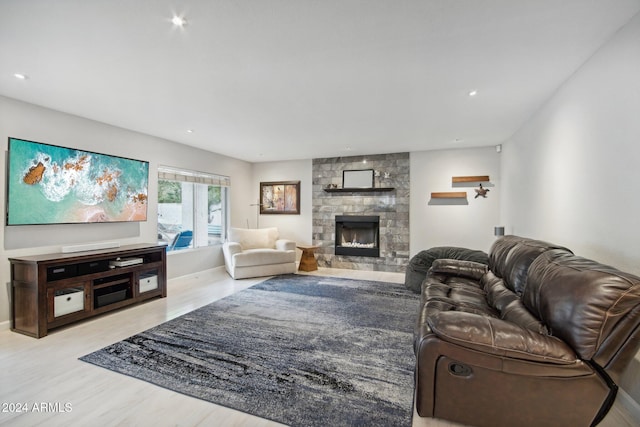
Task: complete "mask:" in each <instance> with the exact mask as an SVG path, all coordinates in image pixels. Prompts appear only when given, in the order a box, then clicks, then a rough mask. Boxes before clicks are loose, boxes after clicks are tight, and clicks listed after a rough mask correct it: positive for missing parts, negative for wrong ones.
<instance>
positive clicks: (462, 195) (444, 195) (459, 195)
mask: <svg viewBox="0 0 640 427" xmlns="http://www.w3.org/2000/svg"><path fill="white" fill-rule="evenodd" d="M431 198H432V199H466V198H467V192H466V191H445V192H440V193H431Z"/></svg>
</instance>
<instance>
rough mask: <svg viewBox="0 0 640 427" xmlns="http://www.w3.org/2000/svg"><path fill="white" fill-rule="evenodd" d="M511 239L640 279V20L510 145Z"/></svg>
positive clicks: (507, 215)
mask: <svg viewBox="0 0 640 427" xmlns="http://www.w3.org/2000/svg"><path fill="white" fill-rule="evenodd" d="M503 147H504V150H503V153H502V154H503V162H502V177H503V183H504V191H503V203H502V208H501V213H502V218H503V222H504V223H505V225H506V226H507V227H508V228H507V231H508V232H510V233H513V234H518V235H523V236H528V237H534V238H538V239H543V240H548V241H551V242H554V243H558V244H562V245H566V246H567V247H569V248H571V249H572V250H573V251H574V252H576V253H577V254H579V255H582V256H586V257H589V258H594V259H596V260H598V261H600V262H604V263H608V264H611V265H613V266H615V267H618V268H621V269H623V270H627V271H630V272H633V273H635V274H639V273H640V227H638V212H640V197H638V195H637V193H636V192H637V191H638V188H639V185H640V163H639V160H640V15H637V16H635V18H634V19H632V21H631V22H630V23H629V24H628V25H627V26H626V27H624V28H623V29H622V30H621V31H620V32H619V33H618V34H616V35H615V36H614V37H613V38H612V39H611V40H610V41H609V42H608V43H607V44H605V45H604V46H603V47H602V48H601V49H600V50H599V51H598V52H596V54H595V55H594V56H592V58H591V59H590V60H589V61H587V63H585V64H584V65H583V67H581V68H580V69H579V70H578V71H577V72H576V73H575V74H574V75H573V76H572V77H571V78H570V79H569V80H568V81H567V82H566V83H565V85H563V87H561V88H560V90H559V91H558V92H557V93H556V95H555V96H554V97H553V98H552V99H551V100H550V101H548V103H547V104H546V105H545V106H544V107H543V108H542V109H541V110H540V111H539V112H538V113H537V114H536V115H535V116H534V117H533V118H532V119H531V120H529V121H528V122H527V123H526V125H525V126H524V127H523V128H522V129H521V130H520V131H519V132H517V133H516V134H515V135H514V136H513V137H512V138H511V139H510V140H509V141H508V142H507V143H505V144H504V145H503Z"/></svg>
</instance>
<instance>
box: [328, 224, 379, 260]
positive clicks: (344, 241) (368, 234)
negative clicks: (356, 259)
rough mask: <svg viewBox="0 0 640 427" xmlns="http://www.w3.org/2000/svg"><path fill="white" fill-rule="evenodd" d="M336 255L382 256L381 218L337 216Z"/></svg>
mask: <svg viewBox="0 0 640 427" xmlns="http://www.w3.org/2000/svg"><path fill="white" fill-rule="evenodd" d="M335 246H336V248H335V253H336V255H350V256H366V257H379V256H380V217H379V216H361V215H336V240H335Z"/></svg>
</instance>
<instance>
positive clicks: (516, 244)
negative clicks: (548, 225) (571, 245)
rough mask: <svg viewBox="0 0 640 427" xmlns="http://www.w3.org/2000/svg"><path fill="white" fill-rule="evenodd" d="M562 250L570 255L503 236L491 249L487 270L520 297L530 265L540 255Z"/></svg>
mask: <svg viewBox="0 0 640 427" xmlns="http://www.w3.org/2000/svg"><path fill="white" fill-rule="evenodd" d="M553 249H562V250H564V251H565V252H567V253H572V252H571V251H570V250H569V249H567V248H565V247H563V246H558V245H554V244H552V243H547V242H543V241H541V240H533V239H527V238H523V237H518V236H505V237H503V238H501V239H498V240H496V242H495V243H494V244H493V246H492V247H491V251H490V254H489V269H490V270H491V271H493V272H494V273H495V275H496V276H498V277H500V278H502V279H503V280H504V284H505V286H506V287H507V288H509V289H511V290H512V291H514V292H515V293H516V294H517V295H518V296H522V294H523V293H524V289H525V288H526V286H527V272H528V270H529V266H530V265H531V263H532V262H533V261H534V260H535V259H536V258H537V257H538V256H539V255H540V254H542V253H544V252H546V251H549V250H553Z"/></svg>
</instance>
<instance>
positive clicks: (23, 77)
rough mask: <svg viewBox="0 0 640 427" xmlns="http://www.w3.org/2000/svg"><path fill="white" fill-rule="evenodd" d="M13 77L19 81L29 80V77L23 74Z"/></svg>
mask: <svg viewBox="0 0 640 427" xmlns="http://www.w3.org/2000/svg"><path fill="white" fill-rule="evenodd" d="M13 77H15V78H16V79H18V80H27V75H26V74H22V73H15V74H14V75H13Z"/></svg>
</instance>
